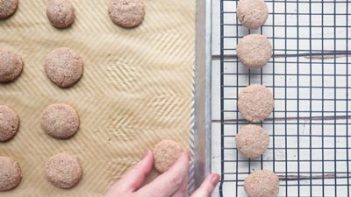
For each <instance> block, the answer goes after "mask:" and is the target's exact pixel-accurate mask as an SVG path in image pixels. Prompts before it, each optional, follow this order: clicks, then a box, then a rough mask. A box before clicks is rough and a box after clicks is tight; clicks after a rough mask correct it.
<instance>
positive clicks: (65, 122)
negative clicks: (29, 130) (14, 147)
mask: <svg viewBox="0 0 351 197" xmlns="http://www.w3.org/2000/svg"><path fill="white" fill-rule="evenodd" d="M19 125H20V118H19V116H18V114H17V113H16V111H15V110H13V109H11V108H10V107H9V106H7V105H0V142H7V141H9V140H11V139H13V138H14V136H15V135H16V134H17V131H18V130H19ZM79 126H80V120H79V114H78V112H77V111H76V110H75V109H74V108H73V107H72V106H70V105H68V104H64V103H56V104H52V105H49V106H48V107H46V109H45V110H44V112H43V114H42V117H41V127H42V129H43V130H44V131H45V132H46V133H47V134H48V135H50V136H51V137H54V138H56V139H68V138H70V137H72V136H73V135H74V134H76V133H77V131H78V130H79Z"/></svg>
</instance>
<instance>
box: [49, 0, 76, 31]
mask: <svg viewBox="0 0 351 197" xmlns="http://www.w3.org/2000/svg"><path fill="white" fill-rule="evenodd" d="M46 15H47V17H48V19H49V21H50V23H51V25H52V26H54V27H56V28H60V29H61V28H66V27H69V26H71V25H72V24H73V22H74V19H75V14H74V8H73V5H72V2H71V0H49V1H48V4H47V7H46Z"/></svg>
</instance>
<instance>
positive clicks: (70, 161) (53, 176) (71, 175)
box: [45, 153, 83, 189]
mask: <svg viewBox="0 0 351 197" xmlns="http://www.w3.org/2000/svg"><path fill="white" fill-rule="evenodd" d="M82 175H83V170H82V168H81V165H80V162H79V160H78V158H77V157H76V156H74V155H71V154H68V153H59V154H57V155H54V156H52V157H50V158H49V159H48V160H47V161H46V162H45V176H46V178H47V180H48V181H49V182H50V183H51V184H53V185H54V186H56V187H59V188H63V189H69V188H72V187H74V186H75V185H77V184H78V182H79V181H80V179H81V177H82Z"/></svg>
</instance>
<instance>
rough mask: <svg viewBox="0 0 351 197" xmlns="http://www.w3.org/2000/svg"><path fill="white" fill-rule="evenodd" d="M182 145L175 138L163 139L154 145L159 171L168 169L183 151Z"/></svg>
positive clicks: (156, 166)
mask: <svg viewBox="0 0 351 197" xmlns="http://www.w3.org/2000/svg"><path fill="white" fill-rule="evenodd" d="M182 151H183V150H182V147H181V146H180V145H179V144H178V143H177V142H175V141H173V140H162V141H161V142H159V143H158V144H156V146H155V147H154V150H153V153H154V159H155V168H156V169H157V170H158V171H159V172H165V171H167V170H168V169H169V168H170V167H171V166H172V165H173V164H174V162H176V161H177V159H178V157H179V156H180V154H181V153H182Z"/></svg>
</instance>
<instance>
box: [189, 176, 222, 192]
mask: <svg viewBox="0 0 351 197" xmlns="http://www.w3.org/2000/svg"><path fill="white" fill-rule="evenodd" d="M219 179H220V177H219V175H218V174H210V175H208V176H207V177H206V179H205V180H204V181H203V182H202V184H201V186H200V187H199V188H198V189H197V190H196V191H195V192H194V193H193V195H192V196H191V197H210V196H211V194H212V192H213V190H214V189H215V188H216V185H217V184H218V182H219Z"/></svg>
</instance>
